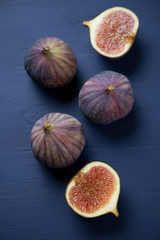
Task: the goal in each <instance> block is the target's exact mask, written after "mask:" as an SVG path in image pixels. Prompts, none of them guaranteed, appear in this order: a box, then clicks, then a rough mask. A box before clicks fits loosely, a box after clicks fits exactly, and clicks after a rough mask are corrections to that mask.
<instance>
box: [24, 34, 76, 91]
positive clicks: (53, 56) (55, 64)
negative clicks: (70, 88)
mask: <svg viewBox="0 0 160 240" xmlns="http://www.w3.org/2000/svg"><path fill="white" fill-rule="evenodd" d="M24 67H25V70H26V71H27V73H28V75H29V76H30V77H31V78H32V79H33V80H34V81H35V82H37V83H39V84H40V85H41V86H42V87H48V88H54V87H61V86H64V85H66V84H67V83H69V82H70V81H71V80H72V79H73V77H74V76H75V73H76V67H77V60H76V56H75V54H74V52H73V50H72V49H71V48H70V47H69V46H68V45H67V44H66V43H65V42H64V41H63V40H61V39H59V38H56V37H46V38H41V39H39V40H38V41H36V42H35V43H34V44H33V46H31V47H30V49H29V50H28V52H27V54H26V56H25V59H24Z"/></svg>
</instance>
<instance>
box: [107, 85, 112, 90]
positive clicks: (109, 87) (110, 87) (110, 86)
mask: <svg viewBox="0 0 160 240" xmlns="http://www.w3.org/2000/svg"><path fill="white" fill-rule="evenodd" d="M106 90H107V91H113V90H114V86H113V85H109V86H108V87H107V89H106Z"/></svg>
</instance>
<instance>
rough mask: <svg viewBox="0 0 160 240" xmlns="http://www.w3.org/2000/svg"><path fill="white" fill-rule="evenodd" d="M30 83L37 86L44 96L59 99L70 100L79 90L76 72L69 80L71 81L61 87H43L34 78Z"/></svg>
mask: <svg viewBox="0 0 160 240" xmlns="http://www.w3.org/2000/svg"><path fill="white" fill-rule="evenodd" d="M32 83H33V84H34V85H35V87H37V88H38V91H40V92H41V93H42V94H43V95H44V97H48V96H50V97H52V98H54V99H58V100H59V101H70V100H72V99H73V98H75V97H76V96H77V94H78V90H79V76H78V72H77V73H76V75H75V77H74V78H73V79H72V80H71V82H69V83H68V84H66V85H65V86H62V87H57V88H45V87H42V86H40V85H39V84H38V83H36V82H35V81H34V80H32Z"/></svg>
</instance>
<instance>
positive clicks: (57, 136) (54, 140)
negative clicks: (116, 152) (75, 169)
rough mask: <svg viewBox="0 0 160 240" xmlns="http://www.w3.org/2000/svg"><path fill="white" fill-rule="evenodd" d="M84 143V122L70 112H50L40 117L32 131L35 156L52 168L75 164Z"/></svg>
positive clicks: (32, 145)
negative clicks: (69, 113)
mask: <svg viewBox="0 0 160 240" xmlns="http://www.w3.org/2000/svg"><path fill="white" fill-rule="evenodd" d="M84 145H85V136H84V129H83V126H82V124H81V123H80V122H79V121H78V120H77V119H76V118H74V117H72V116H70V115H68V114H62V113H49V114H47V115H45V116H44V117H42V118H40V119H39V120H38V121H37V122H36V123H35V124H34V126H33V128H32V131H31V147H32V151H33V153H34V156H35V158H36V159H37V160H38V161H39V162H40V163H42V164H44V165H46V166H47V167H50V168H62V167H67V166H69V165H71V164H73V163H74V162H75V161H76V160H77V159H78V158H79V156H80V154H81V152H82V150H83V148H84Z"/></svg>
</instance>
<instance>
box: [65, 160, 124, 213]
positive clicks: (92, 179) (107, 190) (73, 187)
mask: <svg viewBox="0 0 160 240" xmlns="http://www.w3.org/2000/svg"><path fill="white" fill-rule="evenodd" d="M119 193H120V178H119V176H118V174H117V172H116V171H115V170H114V169H113V168H112V167H111V166H109V165H108V164H106V163H104V162H91V163H89V164H87V165H86V166H84V167H83V168H82V169H81V170H80V171H79V172H78V173H77V174H76V175H75V176H74V177H73V178H72V179H71V181H70V182H69V183H68V185H67V188H66V194H65V197H66V201H67V203H68V205H69V206H70V207H71V208H72V209H73V210H74V211H75V212H76V213H77V214H79V215H81V216H83V217H86V218H93V217H98V216H100V215H103V214H107V213H109V212H111V213H113V214H114V215H115V216H116V217H118V216H119V213H118V211H117V203H118V198H119Z"/></svg>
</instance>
